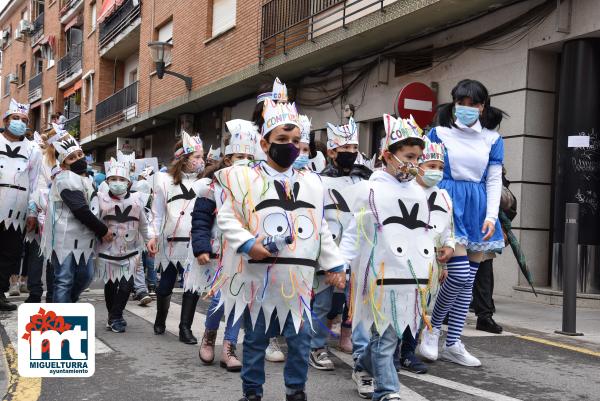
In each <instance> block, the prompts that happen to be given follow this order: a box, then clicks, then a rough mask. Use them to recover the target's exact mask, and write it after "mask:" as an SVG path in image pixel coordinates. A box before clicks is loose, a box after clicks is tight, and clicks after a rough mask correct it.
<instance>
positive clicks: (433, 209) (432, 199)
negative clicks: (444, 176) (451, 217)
mask: <svg viewBox="0 0 600 401" xmlns="http://www.w3.org/2000/svg"><path fill="white" fill-rule="evenodd" d="M436 199H437V192H432V193H431V195H429V199H427V205H429V212H436V211H438V212H444V213H448V212H447V211H446V209H444V208H443V207H441V206H438V205H436V204H435V200H436Z"/></svg>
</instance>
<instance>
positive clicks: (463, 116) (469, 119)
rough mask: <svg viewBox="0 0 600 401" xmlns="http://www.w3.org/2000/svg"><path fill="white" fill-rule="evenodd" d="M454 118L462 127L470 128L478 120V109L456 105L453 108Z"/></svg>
mask: <svg viewBox="0 0 600 401" xmlns="http://www.w3.org/2000/svg"><path fill="white" fill-rule="evenodd" d="M454 117H456V119H457V120H458V121H460V122H461V123H462V124H463V125H466V126H467V127H470V126H472V125H473V124H475V123H476V122H477V120H479V108H477V107H469V106H461V105H460V104H457V105H455V106H454Z"/></svg>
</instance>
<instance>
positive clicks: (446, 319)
mask: <svg viewBox="0 0 600 401" xmlns="http://www.w3.org/2000/svg"><path fill="white" fill-rule="evenodd" d="M449 318H450V315H449V314H446V317H445V318H444V321H443V322H442V324H445V325H446V326H447V325H448V319H449Z"/></svg>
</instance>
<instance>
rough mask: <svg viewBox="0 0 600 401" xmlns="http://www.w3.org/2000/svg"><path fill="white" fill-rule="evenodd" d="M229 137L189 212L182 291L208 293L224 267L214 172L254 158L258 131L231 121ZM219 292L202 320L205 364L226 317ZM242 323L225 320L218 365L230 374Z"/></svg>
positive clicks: (219, 192)
mask: <svg viewBox="0 0 600 401" xmlns="http://www.w3.org/2000/svg"><path fill="white" fill-rule="evenodd" d="M226 124H227V128H228V131H229V132H230V134H231V138H230V140H229V144H228V145H227V146H226V147H225V158H224V159H223V161H222V162H220V163H218V164H217V165H214V166H211V167H208V168H207V170H206V171H205V175H204V177H205V178H203V179H202V182H203V183H205V184H206V186H205V189H203V190H201V192H200V193H199V194H198V198H197V199H196V204H195V205H194V211H193V212H192V249H191V251H192V252H191V253H192V254H191V255H190V260H191V263H190V265H189V266H188V270H187V272H186V276H185V281H184V289H185V290H186V291H187V290H192V291H199V292H207V291H209V290H210V289H211V287H212V285H213V283H214V282H215V281H216V280H217V279H218V276H219V274H220V272H221V270H222V268H223V266H222V258H221V254H222V252H221V249H222V248H223V245H224V244H223V236H222V234H221V233H220V232H219V230H218V229H217V227H216V224H214V222H215V221H214V220H215V216H216V213H217V211H218V210H219V209H220V207H221V205H222V204H223V199H224V196H225V193H224V192H223V189H222V188H221V186H220V185H219V184H218V183H217V182H216V181H215V180H214V173H216V172H217V171H219V170H222V169H224V168H228V167H231V166H232V165H234V164H236V163H245V162H246V163H247V160H252V159H253V158H254V151H255V148H256V140H257V137H258V129H257V128H256V126H255V125H254V124H252V123H251V122H250V121H244V120H232V121H228V122H227V123H226ZM220 298H221V292H220V291H219V292H217V293H215V294H214V295H213V297H212V300H211V303H210V306H209V307H208V313H207V316H206V321H205V325H204V328H205V331H204V334H203V336H202V342H201V344H200V350H199V353H198V355H199V357H200V360H201V361H202V362H203V363H205V364H211V363H212V362H213V360H214V357H215V339H216V336H217V330H218V329H219V325H220V323H221V318H222V317H223V315H224V314H225V311H224V308H223V306H222V305H220ZM240 324H241V322H240V321H238V322H236V323H235V324H233V314H230V315H229V317H228V319H227V324H226V327H225V333H224V339H223V351H222V353H221V359H220V365H221V367H223V368H225V369H227V371H229V372H238V371H240V369H241V368H242V363H241V362H240V361H239V359H238V358H237V356H236V354H235V348H236V345H237V339H238V333H239V330H240Z"/></svg>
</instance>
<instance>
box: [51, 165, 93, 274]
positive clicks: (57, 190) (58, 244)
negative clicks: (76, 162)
mask: <svg viewBox="0 0 600 401" xmlns="http://www.w3.org/2000/svg"><path fill="white" fill-rule="evenodd" d="M63 190H69V191H81V192H83V194H84V196H85V198H86V200H87V202H88V205H89V207H90V210H91V212H92V213H93V214H94V215H96V216H97V215H98V197H97V194H96V191H95V189H94V186H93V184H92V180H91V179H90V178H89V177H83V176H81V175H77V174H75V173H73V172H72V171H70V170H63V171H61V172H60V173H58V174H57V175H56V177H55V178H54V182H53V183H52V187H51V188H50V194H49V198H48V213H47V214H46V219H45V222H44V229H43V231H42V244H41V252H42V254H43V255H44V257H45V258H46V259H47V260H50V259H51V258H52V255H53V254H54V255H56V257H57V259H58V263H59V264H61V265H62V264H63V263H64V261H65V259H66V258H67V257H68V256H70V255H71V254H72V255H73V256H74V257H75V260H76V261H78V262H79V261H80V259H81V258H82V257H83V258H84V260H85V262H86V263H87V261H88V260H89V259H90V258H91V257H92V255H93V254H94V247H95V244H96V235H95V234H94V232H93V231H91V230H90V229H89V228H87V227H86V226H85V225H84V224H83V223H81V222H80V221H79V220H78V219H77V218H76V217H75V215H74V214H73V212H72V211H71V209H69V207H68V206H67V205H66V204H65V203H64V202H63V200H62V198H61V196H60V194H61V192H62V191H63Z"/></svg>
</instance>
